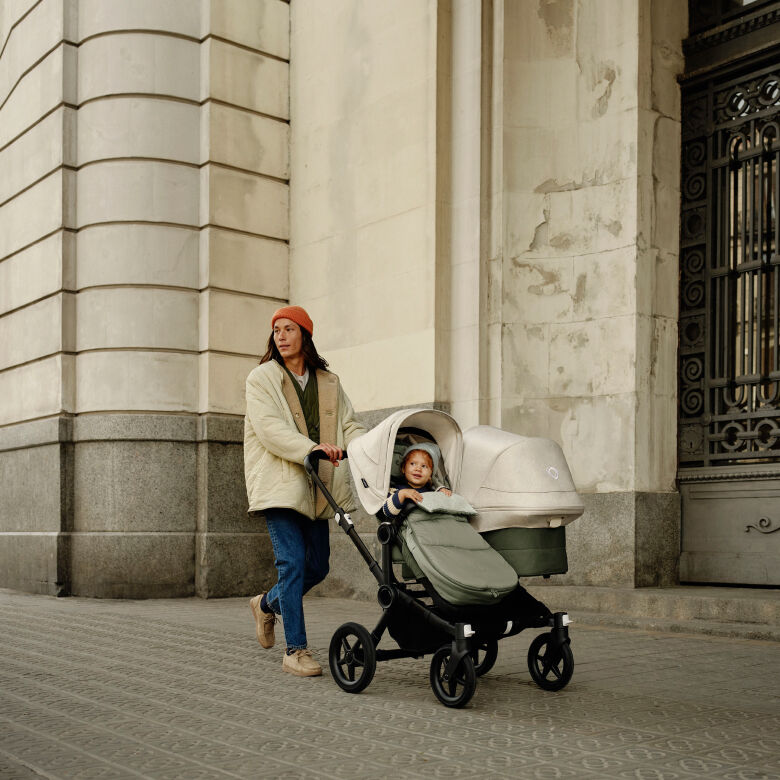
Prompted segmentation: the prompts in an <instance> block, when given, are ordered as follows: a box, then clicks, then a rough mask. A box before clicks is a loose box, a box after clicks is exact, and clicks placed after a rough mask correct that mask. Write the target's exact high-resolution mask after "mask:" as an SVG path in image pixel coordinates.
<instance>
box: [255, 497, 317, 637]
mask: <svg viewBox="0 0 780 780" xmlns="http://www.w3.org/2000/svg"><path fill="white" fill-rule="evenodd" d="M265 519H266V523H267V524H268V535H269V536H270V537H271V544H272V545H273V548H274V559H275V560H274V565H275V566H276V572H277V576H278V580H277V583H276V585H274V586H273V588H271V590H270V591H268V594H267V595H266V601H267V603H268V605H269V606H270V607H271V609H272V610H273V611H274V612H276V614H277V615H278V614H281V616H282V622H283V624H284V636H285V640H286V642H287V649H288V650H299V649H302V648H305V647H306V627H305V626H304V623H303V594H304V576H305V572H306V559H307V555H306V552H307V546H308V545H307V543H306V535H305V530H306V525H305V524H307V523H311V520H309V519H308V518H305V517H303V516H302V515H300V514H298V512H295V511H293V510H292V509H267V510H265Z"/></svg>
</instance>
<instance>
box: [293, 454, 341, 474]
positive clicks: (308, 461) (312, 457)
mask: <svg viewBox="0 0 780 780" xmlns="http://www.w3.org/2000/svg"><path fill="white" fill-rule="evenodd" d="M346 458H347V451H346V450H342V455H341V458H340V460H346ZM320 460H328V455H327V453H326V452H325V451H324V450H312V451H311V452H310V453H309V454H308V455H307V456H306V457H305V458H304V459H303V467H304V468H305V469H306V473H307V474H311V473H312V471H314V472H315V473H316V470H317V462H318V461H320Z"/></svg>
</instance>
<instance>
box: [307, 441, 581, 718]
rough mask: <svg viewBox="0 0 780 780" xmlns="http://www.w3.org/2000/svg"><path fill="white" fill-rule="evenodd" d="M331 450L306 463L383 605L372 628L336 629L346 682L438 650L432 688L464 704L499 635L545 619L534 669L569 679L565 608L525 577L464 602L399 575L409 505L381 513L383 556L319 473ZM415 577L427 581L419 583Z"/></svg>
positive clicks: (546, 679) (342, 682) (535, 673)
mask: <svg viewBox="0 0 780 780" xmlns="http://www.w3.org/2000/svg"><path fill="white" fill-rule="evenodd" d="M326 457H327V456H326V455H325V453H324V452H322V451H321V450H315V451H313V452H311V453H310V454H309V455H308V456H307V457H306V458H305V460H304V467H305V469H306V472H307V473H308V474H309V476H310V477H311V479H312V480H313V481H314V484H315V485H316V486H317V488H318V489H319V490H320V491H321V492H322V494H323V496H324V497H325V499H326V500H327V502H328V504H329V505H330V507H331V508H332V509H333V512H334V514H335V517H334V519H335V521H336V523H337V524H338V526H339V528H341V529H342V530H343V531H344V532H345V533H346V534H347V536H348V537H349V538H350V539H351V540H352V543H353V544H354V545H355V547H356V548H357V550H358V552H359V553H360V554H361V556H362V557H363V560H364V561H365V562H366V564H367V565H368V568H369V570H370V571H371V574H372V575H373V576H374V578H375V579H376V581H377V583H378V585H379V589H378V591H377V600H378V602H379V605H380V606H381V607H382V615H381V616H380V618H379V621H378V623H377V624H376V626H375V627H374V629H373V631H371V632H369V631H368V630H367V629H366V628H365V627H364V626H362V625H360V624H358V623H353V622H349V623H345V624H343V625H342V626H340V627H339V628H338V629H336V631H335V633H334V634H333V638H332V639H331V642H330V647H329V650H328V662H329V666H330V670H331V674H332V675H333V678H334V680H335V681H336V683H337V685H338V686H339V687H340V688H341V689H342V690H344V691H347V692H348V693H359V692H360V691H362V690H364V689H365V688H367V687H368V685H369V684H370V683H371V681H372V679H373V677H374V673H375V672H376V664H377V663H378V662H380V661H390V660H393V659H397V658H421V657H423V656H425V655H429V654H431V653H432V654H433V658H432V660H431V666H430V684H431V688H432V689H433V692H434V694H435V695H436V697H437V698H438V699H439V701H440V702H441V703H442V704H444V705H445V706H447V707H463V706H465V705H466V704H467V703H468V702H469V701H470V700H471V698H472V696H473V695H474V692H475V690H476V678H477V677H478V676H481V675H483V674H486V673H487V672H488V671H490V669H491V668H492V667H493V665H494V664H495V662H496V658H497V655H498V641H499V640H500V639H505V638H507V637H510V636H515V635H516V634H519V633H520V632H521V631H523V630H524V629H526V628H544V627H547V628H549V629H550V631H549V632H547V633H544V634H540V635H539V636H537V637H536V639H534V641H533V642H532V643H531V646H530V647H529V650H528V669H529V671H530V673H531V677H532V678H533V680H534V682H535V683H536V684H537V685H538V686H539V687H541V688H543V689H544V690H548V691H558V690H560V689H561V688H563V687H564V686H565V685H566V684H567V683H568V682H569V680H570V679H571V676H572V674H573V671H574V658H573V655H572V652H571V647H570V639H569V631H568V625H569V623H570V622H571V621H570V620H569V617H568V614H567V613H565V612H556V613H552V612H550V610H549V609H548V608H547V607H546V606H545V605H544V604H542V602H540V601H538V600H536V599H534V598H533V597H532V596H531V595H530V594H529V593H528V592H527V591H526V590H525V589H524V588H522V587H521V586H520V585H519V584H518V587H517V589H516V590H515V591H514V592H513V593H511V594H510V595H509V596H507V597H506V598H505V599H503V600H502V601H501V602H499V603H498V604H495V605H491V606H474V607H470V606H465V607H461V606H456V605H453V604H449V603H448V602H446V601H444V600H443V599H442V598H441V596H439V594H438V593H436V591H435V589H434V588H433V587H432V586H431V584H430V582H428V581H427V580H426V579H424V578H423V579H417V580H414V581H412V582H405V581H400V580H398V579H397V578H396V576H395V572H394V571H393V556H392V548H393V545H394V544H395V542H396V539H397V538H398V529H399V527H400V524H401V523H402V522H403V520H404V518H405V513H402V514H401V515H400V516H399V518H398V519H396V520H394V521H392V522H391V521H388V520H386V519H384V518H382V517H380V516H378V519H379V520H380V523H379V527H378V528H377V532H376V533H377V539H378V541H379V543H380V544H381V548H382V555H381V564H380V562H379V561H377V560H376V558H374V556H373V555H372V554H371V551H370V550H369V549H368V547H366V545H365V543H364V542H363V540H362V539H361V537H360V534H358V532H357V530H356V529H355V524H354V523H353V521H352V519H351V517H350V515H349V513H348V512H345V511H344V509H342V508H341V507H340V506H339V505H338V504H337V503H336V502H335V500H334V499H333V496H332V495H331V494H330V492H329V491H328V489H327V488H326V487H325V485H324V484H323V482H322V480H321V479H320V477H319V474H318V473H317V464H318V462H319V461H320V460H321V459H323V458H326ZM346 457H347V455H346V453H344V458H346ZM417 585H419V586H421V587H420V588H416V587H414V586H417ZM425 600H429V601H431V602H432V603H431V604H427V603H426V601H425ZM388 630H389V633H390V635H391V636H392V637H393V639H395V641H396V643H397V644H398V645H399V647H398V649H381V650H380V649H379V648H378V645H379V642H380V640H381V639H382V637H383V635H384V633H385V631H388Z"/></svg>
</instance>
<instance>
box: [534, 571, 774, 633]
mask: <svg viewBox="0 0 780 780" xmlns="http://www.w3.org/2000/svg"><path fill="white" fill-rule="evenodd" d="M528 590H529V591H530V592H531V593H532V594H533V595H534V596H535V597H536V598H538V599H540V600H541V601H543V602H544V603H545V604H546V605H547V606H548V607H549V608H550V609H551V610H553V611H554V612H555V611H559V610H566V611H568V612H569V613H570V614H571V616H572V618H573V619H574V620H579V621H580V622H582V623H585V624H590V625H601V626H619V627H620V626H622V627H628V628H643V629H646V630H657V631H670V632H683V633H702V634H709V635H711V636H725V637H742V638H744V639H765V640H772V641H780V590H776V589H771V590H770V589H758V588H733V587H722V588H720V587H696V586H679V587H673V588H603V587H591V586H584V585H549V586H542V587H538V586H537V587H529V588H528Z"/></svg>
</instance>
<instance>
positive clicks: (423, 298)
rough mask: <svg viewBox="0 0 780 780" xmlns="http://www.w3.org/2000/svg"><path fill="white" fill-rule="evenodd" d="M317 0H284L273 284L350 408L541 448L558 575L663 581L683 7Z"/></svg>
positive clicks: (669, 552) (673, 555)
mask: <svg viewBox="0 0 780 780" xmlns="http://www.w3.org/2000/svg"><path fill="white" fill-rule="evenodd" d="M333 8H335V10H334V11H333V13H332V14H329V15H328V18H327V19H324V18H321V15H320V14H318V11H317V4H316V3H313V2H306V1H305V0H300V1H299V2H296V3H294V4H293V6H292V53H293V57H292V87H291V89H292V93H291V95H292V112H293V115H294V118H295V121H294V122H293V126H292V206H291V217H292V238H291V297H292V298H293V299H295V300H296V301H299V302H300V303H302V304H303V305H305V306H307V307H309V308H310V309H311V310H312V312H313V313H314V315H315V321H317V322H318V323H320V322H321V323H322V326H321V332H322V334H323V335H322V340H321V342H320V343H322V345H323V346H324V348H325V351H326V354H327V356H328V358H329V359H332V361H333V366H334V368H335V369H336V370H337V371H338V372H339V373H340V374H341V376H342V378H343V380H344V383H345V386H346V387H347V390H348V392H349V393H350V394H351V395H352V397H353V400H354V401H355V402H356V406H357V408H358V409H359V410H362V411H367V410H377V409H383V408H388V407H396V406H401V405H412V404H415V403H424V404H432V405H436V406H439V407H440V408H447V409H450V410H451V411H452V412H453V414H454V415H455V416H456V418H457V419H458V420H459V422H460V423H461V424H462V426H463V427H468V426H470V425H472V424H475V423H478V422H485V423H491V424H494V425H499V426H501V427H503V428H505V429H507V430H510V431H515V432H517V433H522V434H526V435H538V436H545V437H549V438H552V439H555V440H556V441H558V442H559V443H561V444H562V446H563V448H564V452H565V453H566V456H567V459H568V460H569V463H570V466H571V468H572V471H573V473H574V477H575V481H576V483H577V485H578V488H579V489H580V491H581V492H582V493H583V494H585V496H586V503H587V507H588V509H587V512H586V515H585V516H584V517H583V518H582V519H581V520H579V521H578V522H577V523H575V524H574V525H573V526H571V528H570V532H569V548H570V551H571V559H572V562H573V563H572V567H571V572H570V574H569V575H568V577H567V578H565V581H567V582H579V583H588V584H603V585H606V584H620V585H650V584H669V583H672V582H675V581H676V576H677V559H678V555H679V506H678V504H679V502H678V496H677V493H676V492H675V481H674V480H675V469H676V454H675V453H676V422H675V420H676V343H677V341H676V339H677V334H676V306H677V303H676V302H677V232H678V225H679V219H678V214H677V212H678V203H679V182H678V179H679V112H680V108H679V89H678V86H677V82H676V76H677V74H678V73H679V72H680V71H681V68H682V54H681V41H682V38H683V37H684V34H685V24H686V18H685V17H686V14H685V8H684V4H681V3H675V2H672V0H668V2H656V3H650V2H649V0H637V2H633V3H626V2H623V1H622V0H605V1H604V2H599V3H577V2H575V1H574V0H539V2H527V3H526V2H523V3H519V2H503V1H502V0H494V1H493V2H484V3H474V2H468V1H467V0H441V1H440V2H438V3H433V2H425V3H421V2H412V1H409V2H401V3H396V4H394V6H393V13H392V18H388V12H387V9H386V7H385V6H383V5H372V4H361V3H354V2H349V1H348V0H342V2H339V3H336V4H334V6H333ZM323 25H324V28H323ZM323 29H324V32H323ZM326 42H327V43H326ZM296 52H300V56H297V55H296ZM313 61H316V62H317V63H319V67H318V68H317V69H315V68H313V66H312V62H313ZM346 290H350V293H351V297H350V299H349V303H348V305H346V306H345V301H344V293H345V291H346ZM431 372H432V373H431Z"/></svg>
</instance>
